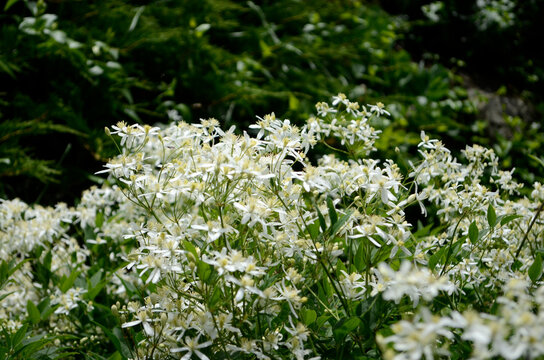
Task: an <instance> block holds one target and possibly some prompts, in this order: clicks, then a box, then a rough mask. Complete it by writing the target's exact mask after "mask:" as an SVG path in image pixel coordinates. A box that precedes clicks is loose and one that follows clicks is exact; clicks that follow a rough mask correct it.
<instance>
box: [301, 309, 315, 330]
mask: <svg viewBox="0 0 544 360" xmlns="http://www.w3.org/2000/svg"><path fill="white" fill-rule="evenodd" d="M316 319H317V313H316V312H315V310H312V309H303V310H302V322H303V323H304V325H306V326H308V325H311V324H313V323H314V322H315V320H316Z"/></svg>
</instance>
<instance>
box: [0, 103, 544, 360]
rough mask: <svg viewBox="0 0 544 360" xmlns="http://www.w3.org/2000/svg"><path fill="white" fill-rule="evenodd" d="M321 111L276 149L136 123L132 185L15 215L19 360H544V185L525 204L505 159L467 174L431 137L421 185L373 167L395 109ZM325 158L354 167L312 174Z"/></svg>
mask: <svg viewBox="0 0 544 360" xmlns="http://www.w3.org/2000/svg"><path fill="white" fill-rule="evenodd" d="M316 107H317V115H316V116H313V117H310V118H309V119H308V121H307V124H306V125H304V126H303V127H301V128H299V127H296V126H294V125H293V124H292V123H290V122H289V121H288V120H280V119H278V118H276V117H275V116H274V115H273V114H271V115H267V116H265V117H263V118H262V119H260V120H259V122H257V124H255V125H252V126H250V128H252V129H255V131H256V132H258V133H257V134H256V136H250V135H248V134H247V133H244V134H243V135H242V136H238V135H235V134H234V132H233V130H232V129H231V130H229V131H224V130H221V128H220V127H219V124H218V122H217V121H216V120H215V119H209V120H202V121H201V122H200V123H199V124H192V125H191V124H187V123H184V122H179V123H174V124H171V125H168V126H165V127H162V128H159V127H151V126H147V125H146V126H141V125H131V126H128V125H126V124H125V123H118V124H117V125H115V126H113V127H112V128H111V129H110V130H108V131H107V133H108V134H111V135H113V136H114V140H115V141H116V143H117V144H118V145H119V147H120V150H121V154H120V155H119V156H118V157H116V158H114V159H112V160H111V161H110V162H109V163H108V164H106V169H105V170H103V171H102V172H106V173H109V174H110V181H111V182H112V183H113V182H115V183H116V184H117V185H114V186H107V185H105V186H103V187H102V188H93V189H90V190H89V191H86V192H85V193H84V194H83V198H82V201H81V203H80V205H78V206H77V207H76V208H68V207H66V206H65V205H62V204H59V205H57V206H56V207H55V208H43V207H41V206H34V207H30V206H28V205H26V204H25V203H23V202H21V201H19V200H11V201H7V200H4V201H2V203H1V204H0V206H1V207H0V211H1V214H2V216H1V217H0V219H1V223H0V228H1V229H2V232H1V233H0V234H1V238H0V243H1V244H2V245H3V246H2V253H1V256H2V260H3V264H2V266H1V267H0V274H1V277H0V280H2V282H1V286H2V290H1V293H0V294H1V295H0V296H2V298H3V300H2V301H3V303H4V304H5V306H3V307H2V311H3V314H2V317H1V319H2V323H1V325H2V329H3V330H2V339H3V340H2V342H0V352H1V354H2V355H3V356H4V357H5V358H70V357H72V358H78V357H83V356H85V357H88V358H110V359H123V358H133V359H166V358H172V359H175V358H183V359H190V358H199V359H210V358H214V359H216V358H227V357H229V358H239V359H242V358H255V357H257V358H260V359H271V358H273V359H280V358H284V359H292V358H296V359H304V358H314V359H316V358H323V359H332V358H337V359H338V358H358V359H373V358H375V359H378V358H386V359H418V358H422V357H425V358H427V359H432V358H434V357H435V356H437V357H452V358H458V359H463V358H468V357H471V358H475V359H488V358H495V357H502V358H508V359H522V358H523V359H527V358H529V359H536V358H540V357H542V356H543V354H544V348H542V346H541V344H542V341H541V340H542V334H544V328H543V324H544V321H542V320H544V319H543V318H542V316H543V315H542V314H543V312H542V311H544V310H543V309H541V307H542V304H543V301H544V299H543V298H542V296H543V287H542V282H541V277H542V272H543V264H542V249H543V244H542V232H543V231H544V227H543V226H544V224H543V223H542V220H541V212H542V209H543V207H544V205H543V204H544V192H543V189H544V188H543V187H542V185H541V184H540V183H535V184H534V185H533V186H532V187H531V188H530V190H529V192H530V193H531V195H530V197H525V196H520V195H519V190H520V189H521V187H522V186H523V185H522V184H518V183H516V182H515V181H513V180H512V172H511V171H502V170H500V169H499V168H498V166H497V164H498V158H497V156H496V155H495V153H494V152H493V151H492V150H490V149H485V148H483V147H481V146H478V145H474V146H467V147H466V149H465V150H464V151H463V153H464V154H465V157H466V162H465V163H460V162H458V161H457V160H456V159H455V158H454V157H453V156H452V155H451V153H450V151H449V150H448V149H446V148H445V147H444V146H443V144H442V143H441V142H440V141H438V140H433V139H430V138H429V137H428V136H426V135H425V133H423V132H422V133H421V139H420V140H421V141H420V143H419V145H418V148H419V153H420V155H421V159H420V161H418V162H417V163H413V164H411V170H410V173H409V174H402V173H401V171H400V169H399V167H398V166H397V165H396V164H395V163H394V162H393V161H379V160H376V159H374V158H373V157H372V156H371V154H372V152H373V150H374V144H375V141H376V139H377V138H378V136H379V131H376V130H375V129H374V128H373V127H372V124H373V123H375V122H379V119H380V118H381V117H383V116H386V115H387V112H386V111H385V110H384V107H383V104H381V103H378V104H377V105H368V106H361V105H359V104H358V103H355V102H350V101H349V100H348V99H347V98H346V97H345V96H344V95H343V94H339V95H338V96H336V97H334V98H333V102H332V105H331V104H327V103H319V104H317V106H316ZM332 138H335V139H336V141H335V142H332V141H331V139H332ZM318 142H322V143H327V144H330V143H334V144H337V145H336V146H337V148H336V150H335V152H338V153H340V154H344V155H345V156H347V157H348V158H349V160H341V159H339V158H337V157H336V156H335V155H334V154H332V153H331V154H329V155H325V156H322V157H321V158H320V159H319V160H318V162H317V163H316V164H312V163H311V162H310V161H309V159H308V158H307V156H306V154H307V153H308V151H309V150H310V149H312V148H313V147H314V146H315V145H316V144H317V143H318ZM328 146H331V145H328ZM430 204H432V205H433V206H428V205H430ZM411 207H415V208H416V209H420V210H421V211H422V213H426V212H427V211H429V212H432V213H429V214H428V215H429V216H430V218H432V219H435V221H436V222H435V223H429V224H427V221H426V220H425V218H421V220H420V224H419V225H418V226H417V227H416V226H415V224H410V223H408V222H407V221H406V219H405V211H408V210H409V209H410V208H411ZM67 259H69V260H68V261H67ZM16 263H18V264H19V265H18V267H17V268H13V269H12V270H10V265H13V264H16ZM8 264H10V265H8ZM6 280H7V281H6Z"/></svg>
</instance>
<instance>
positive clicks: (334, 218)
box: [327, 197, 338, 226]
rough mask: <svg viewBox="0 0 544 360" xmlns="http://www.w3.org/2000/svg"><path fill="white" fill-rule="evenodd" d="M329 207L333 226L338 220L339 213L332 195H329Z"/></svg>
mask: <svg viewBox="0 0 544 360" xmlns="http://www.w3.org/2000/svg"><path fill="white" fill-rule="evenodd" d="M327 207H328V208H329V219H331V226H333V225H334V224H336V222H337V221H338V214H337V213H336V209H335V208H334V204H333V203H332V199H331V198H330V197H327Z"/></svg>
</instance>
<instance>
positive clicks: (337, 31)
mask: <svg viewBox="0 0 544 360" xmlns="http://www.w3.org/2000/svg"><path fill="white" fill-rule="evenodd" d="M11 3H13V2H11ZM29 9H30V10H29ZM0 16H1V17H2V19H3V21H2V25H1V28H0V34H1V35H0V36H1V37H2V39H4V40H3V41H1V45H0V46H1V48H2V50H1V51H0V84H1V85H0V94H1V96H2V97H1V100H2V101H1V102H0V116H1V121H2V123H0V134H1V135H0V136H2V137H1V138H0V159H2V162H0V176H1V178H2V182H1V183H2V186H1V188H0V193H2V194H4V196H5V197H14V196H22V197H24V199H25V200H26V201H28V202H35V201H36V200H37V199H40V201H41V202H44V203H48V204H54V203H55V202H57V201H58V200H63V201H69V202H73V200H74V199H75V198H76V197H77V196H78V193H79V192H80V191H81V189H83V188H85V187H87V186H90V184H92V181H94V180H96V179H94V178H93V177H92V176H91V174H92V171H93V169H95V168H96V166H99V163H100V161H105V160H106V159H107V158H108V157H110V156H112V155H113V153H114V152H113V148H112V147H111V144H110V142H109V141H107V139H106V138H104V136H103V128H104V126H106V125H108V124H110V123H116V122H117V121H123V120H126V121H127V120H129V121H136V122H139V123H149V124H154V123H167V122H168V121H169V119H180V118H182V119H183V120H185V121H188V122H192V121H198V119H200V118H207V117H210V116H213V117H216V118H218V119H220V120H221V121H222V122H223V123H224V124H225V126H227V127H229V126H230V125H232V124H236V125H238V128H240V129H243V128H246V127H247V125H248V124H250V123H252V122H253V121H254V119H255V116H256V115H258V114H262V113H265V112H267V111H269V109H275V111H276V113H277V115H278V116H282V117H287V118H290V119H291V120H292V121H293V122H295V123H299V124H300V123H302V122H303V121H304V119H305V118H307V117H308V116H309V115H310V114H311V113H312V108H313V104H314V103H315V102H316V101H318V100H320V99H325V98H327V97H330V96H332V95H334V94H336V93H338V92H344V93H346V94H347V95H348V96H350V97H351V98H354V99H358V100H360V101H362V102H364V103H368V102H377V101H385V102H387V103H388V104H389V111H390V112H391V113H392V114H393V118H392V120H384V122H383V123H382V124H377V126H379V127H380V128H382V129H383V130H384V134H383V136H382V140H381V142H380V143H378V144H377V147H378V148H379V149H380V150H381V151H382V152H383V158H386V157H396V154H395V153H394V152H391V151H390V149H392V148H394V147H395V146H398V147H399V148H401V149H402V150H407V149H408V148H410V147H412V148H413V147H415V145H416V144H417V142H418V136H419V135H418V134H419V131H420V130H421V129H425V130H426V131H428V132H431V133H435V134H440V135H442V136H443V137H446V138H448V139H451V140H452V141H453V140H455V141H457V142H459V143H461V142H462V143H464V141H465V138H466V136H465V134H466V133H470V132H471V131H472V130H471V127H470V125H471V124H472V120H473V115H472V114H473V113H474V111H475V107H474V105H473V104H472V102H471V101H469V100H468V97H467V92H466V90H465V89H463V88H462V87H461V86H460V84H461V79H460V78H459V77H457V76H455V75H454V74H453V73H451V72H449V71H448V70H446V69H445V68H443V67H441V66H438V65H431V64H424V63H419V64H418V63H414V62H412V61H411V57H410V55H409V54H408V53H407V52H405V51H404V50H402V49H400V48H398V46H397V36H398V35H397V33H398V28H399V25H400V24H401V22H399V21H398V20H396V19H395V18H392V17H390V16H389V15H387V14H386V13H385V12H383V11H382V10H380V9H379V8H378V7H376V6H374V5H366V4H362V3H360V2H358V1H339V2H330V1H325V0H323V1H317V2H315V1H314V2H312V4H311V5H310V4H308V3H305V2H300V1H293V0H282V1H270V2H269V1H260V2H244V3H240V2H235V1H228V0H207V1H167V2H153V3H150V4H147V5H140V4H136V3H131V2H125V1H96V2H85V3H81V2H72V1H61V2H51V3H47V6H45V3H43V2H38V3H33V2H26V3H25V2H21V1H19V2H14V5H12V6H11V7H9V8H8V9H7V11H5V12H3V13H2V14H1V15H0ZM59 131H60V132H62V135H61V134H60V133H58V132H59ZM44 132H45V134H44ZM51 136H54V137H55V138H56V139H57V140H56V141H51ZM4 139H9V141H7V140H6V141H5V140H4ZM68 144H70V146H68ZM389 145H394V146H393V147H390V146H389ZM15 149H17V151H15ZM21 149H25V151H24V152H23V151H21ZM59 172H60V174H59ZM53 179H56V180H57V181H58V184H57V185H55V184H50V185H49V187H48V188H47V191H44V190H43V189H44V186H42V185H39V181H42V182H44V181H49V180H53ZM40 193H42V194H43V196H40Z"/></svg>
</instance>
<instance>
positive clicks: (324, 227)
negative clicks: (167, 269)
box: [314, 203, 327, 232]
mask: <svg viewBox="0 0 544 360" xmlns="http://www.w3.org/2000/svg"><path fill="white" fill-rule="evenodd" d="M314 206H315V210H316V211H317V218H318V219H319V226H321V231H323V232H325V231H327V222H326V221H325V218H324V217H323V214H322V213H321V210H319V207H318V206H317V204H315V203H314Z"/></svg>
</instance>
